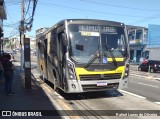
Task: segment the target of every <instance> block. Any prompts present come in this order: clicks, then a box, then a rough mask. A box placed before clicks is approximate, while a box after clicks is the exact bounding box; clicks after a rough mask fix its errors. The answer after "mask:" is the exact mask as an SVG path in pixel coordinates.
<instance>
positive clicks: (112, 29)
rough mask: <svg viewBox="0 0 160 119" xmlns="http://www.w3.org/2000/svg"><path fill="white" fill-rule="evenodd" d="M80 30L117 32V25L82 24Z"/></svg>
mask: <svg viewBox="0 0 160 119" xmlns="http://www.w3.org/2000/svg"><path fill="white" fill-rule="evenodd" d="M79 31H88V32H101V33H117V30H116V28H115V27H111V26H95V25H80V26H79Z"/></svg>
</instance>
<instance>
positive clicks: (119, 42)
mask: <svg viewBox="0 0 160 119" xmlns="http://www.w3.org/2000/svg"><path fill="white" fill-rule="evenodd" d="M69 39H70V47H69V51H70V56H71V58H72V59H73V60H74V61H76V62H78V63H88V62H89V61H90V60H91V59H92V58H93V57H95V56H96V57H95V59H94V61H93V62H92V63H102V59H103V58H126V57H127V44H126V39H125V34H124V28H123V27H115V26H114V27H112V26H103V25H76V24H70V25H69Z"/></svg>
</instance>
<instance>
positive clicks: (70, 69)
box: [68, 62, 76, 80]
mask: <svg viewBox="0 0 160 119" xmlns="http://www.w3.org/2000/svg"><path fill="white" fill-rule="evenodd" d="M68 76H69V79H72V80H74V79H76V77H75V71H74V65H73V64H72V63H71V62H68Z"/></svg>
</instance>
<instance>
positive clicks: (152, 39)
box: [145, 24, 160, 60]
mask: <svg viewBox="0 0 160 119" xmlns="http://www.w3.org/2000/svg"><path fill="white" fill-rule="evenodd" d="M145 50H146V52H147V54H148V57H147V58H148V59H152V60H160V53H159V52H160V25H155V24H149V25H148V42H147V47H146V49H145Z"/></svg>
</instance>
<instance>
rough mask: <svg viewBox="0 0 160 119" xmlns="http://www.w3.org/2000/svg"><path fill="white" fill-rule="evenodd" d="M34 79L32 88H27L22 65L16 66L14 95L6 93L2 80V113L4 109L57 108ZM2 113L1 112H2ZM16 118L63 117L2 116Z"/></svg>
mask: <svg viewBox="0 0 160 119" xmlns="http://www.w3.org/2000/svg"><path fill="white" fill-rule="evenodd" d="M34 82H35V81H34V79H32V88H31V89H25V85H24V83H25V82H24V79H23V78H22V76H21V73H20V67H19V66H16V70H15V76H14V81H13V91H14V92H15V94H14V95H4V81H3V82H0V113H2V111H3V110H6V111H12V110H13V111H16V110H20V111H23V110H32V111H33V110H36V111H38V110H39V111H41V110H56V109H55V107H54V106H53V105H52V103H51V101H50V100H49V98H48V97H47V96H46V94H45V93H44V91H43V90H42V89H41V87H40V86H39V85H38V83H34ZM0 115H1V114H0ZM5 118H7V119H14V118H16V119H17V118H18V119H19V118H21V119H23V118H25V119H32V118H34V119H50V118H52V119H53V118H56V119H57V118H59V119H60V118H61V117H49V116H48V117H47V116H45V117H43V115H42V117H10V118H9V117H2V116H0V119H5Z"/></svg>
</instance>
